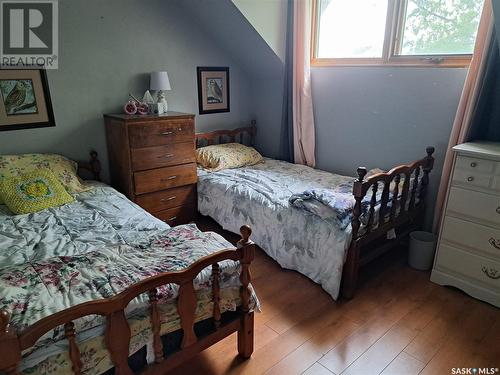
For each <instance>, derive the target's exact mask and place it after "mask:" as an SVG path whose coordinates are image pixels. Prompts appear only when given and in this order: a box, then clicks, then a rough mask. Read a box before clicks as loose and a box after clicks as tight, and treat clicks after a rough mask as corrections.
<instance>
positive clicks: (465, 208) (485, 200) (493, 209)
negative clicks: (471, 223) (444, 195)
mask: <svg viewBox="0 0 500 375" xmlns="http://www.w3.org/2000/svg"><path fill="white" fill-rule="evenodd" d="M446 209H447V212H448V213H449V212H453V213H456V214H460V215H464V216H467V217H470V218H473V219H478V220H480V221H481V222H484V223H487V224H489V225H494V226H497V227H498V226H499V225H500V196H496V195H492V194H486V193H479V192H477V191H472V190H466V189H461V188H458V187H452V188H451V189H450V195H449V198H448V205H447V208H446Z"/></svg>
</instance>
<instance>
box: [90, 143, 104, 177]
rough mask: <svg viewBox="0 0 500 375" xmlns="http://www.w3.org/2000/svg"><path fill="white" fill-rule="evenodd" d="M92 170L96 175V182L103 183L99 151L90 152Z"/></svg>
mask: <svg viewBox="0 0 500 375" xmlns="http://www.w3.org/2000/svg"><path fill="white" fill-rule="evenodd" d="M89 164H90V169H91V170H92V173H93V175H94V179H95V180H96V181H101V162H100V161H99V159H98V157H97V151H95V150H92V151H90V162H89Z"/></svg>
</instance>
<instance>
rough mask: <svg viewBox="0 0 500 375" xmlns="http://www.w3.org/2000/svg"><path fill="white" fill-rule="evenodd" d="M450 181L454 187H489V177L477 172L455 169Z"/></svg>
mask: <svg viewBox="0 0 500 375" xmlns="http://www.w3.org/2000/svg"><path fill="white" fill-rule="evenodd" d="M452 181H453V184H455V185H461V186H464V187H469V186H472V187H480V188H484V189H488V188H490V186H491V175H487V174H482V173H479V171H471V170H464V169H455V171H454V172H453V180H452Z"/></svg>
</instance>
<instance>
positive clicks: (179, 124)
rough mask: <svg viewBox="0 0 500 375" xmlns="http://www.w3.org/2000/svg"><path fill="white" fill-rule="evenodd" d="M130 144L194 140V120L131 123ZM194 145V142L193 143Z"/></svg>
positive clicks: (135, 146) (145, 144) (150, 144)
mask: <svg viewBox="0 0 500 375" xmlns="http://www.w3.org/2000/svg"><path fill="white" fill-rule="evenodd" d="M128 134H129V141H130V146H131V147H133V148H141V147H150V146H161V145H167V144H171V143H175V142H194V121H193V120H168V121H158V122H143V123H134V124H130V125H129V128H128ZM193 147H194V144H193Z"/></svg>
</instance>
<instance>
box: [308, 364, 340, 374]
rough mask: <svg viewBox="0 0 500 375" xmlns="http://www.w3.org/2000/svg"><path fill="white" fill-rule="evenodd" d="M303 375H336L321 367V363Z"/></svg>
mask: <svg viewBox="0 0 500 375" xmlns="http://www.w3.org/2000/svg"><path fill="white" fill-rule="evenodd" d="M302 374H303V375H335V374H333V372H331V371H329V370H328V369H327V368H326V367H323V366H321V365H320V364H319V363H317V362H316V363H315V364H314V365H312V366H311V367H309V368H308V369H307V370H306V371H304V372H303V373H302Z"/></svg>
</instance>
